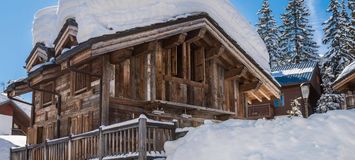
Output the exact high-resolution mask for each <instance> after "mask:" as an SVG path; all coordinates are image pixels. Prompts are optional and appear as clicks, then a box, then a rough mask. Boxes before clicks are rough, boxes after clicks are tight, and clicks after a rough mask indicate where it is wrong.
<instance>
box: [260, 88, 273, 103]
mask: <svg viewBox="0 0 355 160" xmlns="http://www.w3.org/2000/svg"><path fill="white" fill-rule="evenodd" d="M258 91H259V93H260V94H261V95H263V96H264V97H265V98H266V99H267V100H269V101H270V100H271V97H270V96H269V95H267V94H266V93H265V91H264V90H262V89H259V90H258Z"/></svg>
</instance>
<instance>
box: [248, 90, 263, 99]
mask: <svg viewBox="0 0 355 160" xmlns="http://www.w3.org/2000/svg"><path fill="white" fill-rule="evenodd" d="M249 94H251V96H253V97H254V98H255V99H257V100H258V101H259V102H263V99H262V98H261V97H259V96H257V95H256V94H255V93H254V92H253V91H250V92H249Z"/></svg>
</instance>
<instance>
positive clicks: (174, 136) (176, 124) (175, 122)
mask: <svg viewBox="0 0 355 160" xmlns="http://www.w3.org/2000/svg"><path fill="white" fill-rule="evenodd" d="M173 123H174V128H173V129H172V133H171V134H172V138H173V140H176V139H177V137H176V128H177V127H178V121H177V120H176V119H174V120H173Z"/></svg>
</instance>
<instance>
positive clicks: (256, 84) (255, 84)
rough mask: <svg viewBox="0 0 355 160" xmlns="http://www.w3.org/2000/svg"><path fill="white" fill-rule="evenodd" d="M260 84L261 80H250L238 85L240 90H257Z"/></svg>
mask: <svg viewBox="0 0 355 160" xmlns="http://www.w3.org/2000/svg"><path fill="white" fill-rule="evenodd" d="M261 85H262V82H261V81H255V82H251V83H246V84H243V85H241V86H240V90H241V91H242V92H247V91H250V90H257V89H258V88H260V86H261Z"/></svg>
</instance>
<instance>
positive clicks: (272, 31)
mask: <svg viewBox="0 0 355 160" xmlns="http://www.w3.org/2000/svg"><path fill="white" fill-rule="evenodd" d="M257 15H259V22H258V24H257V25H256V26H257V31H258V33H259V35H260V37H261V38H262V39H263V40H264V42H265V44H266V47H267V49H268V51H269V57H270V66H271V67H276V66H280V65H283V63H282V61H280V56H279V52H278V39H279V35H278V30H277V26H276V21H275V18H274V17H273V16H272V10H271V9H270V3H269V0H264V1H263V4H262V8H261V9H260V10H259V11H258V13H257Z"/></svg>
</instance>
